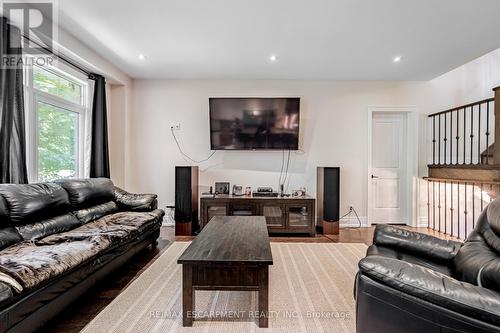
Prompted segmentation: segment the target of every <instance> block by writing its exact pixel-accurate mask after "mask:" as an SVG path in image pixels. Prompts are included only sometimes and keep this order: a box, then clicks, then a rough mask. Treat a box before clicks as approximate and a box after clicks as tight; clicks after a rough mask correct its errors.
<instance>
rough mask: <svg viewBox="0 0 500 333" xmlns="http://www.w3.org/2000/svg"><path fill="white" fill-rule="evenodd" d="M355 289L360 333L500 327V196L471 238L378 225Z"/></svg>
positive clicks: (472, 330) (484, 213)
mask: <svg viewBox="0 0 500 333" xmlns="http://www.w3.org/2000/svg"><path fill="white" fill-rule="evenodd" d="M354 294H355V298H356V327H357V332H358V333H365V332H384V333H391V332H405V333H411V332H500V199H497V200H495V201H494V202H492V203H491V204H490V205H489V206H488V207H487V208H486V209H485V210H484V212H483V213H482V214H481V216H480V217H479V219H478V221H477V224H476V227H475V229H474V231H473V232H472V233H471V234H470V235H469V237H468V238H467V240H466V241H465V243H460V242H454V241H447V240H442V239H438V238H436V237H432V236H429V235H424V234H421V233H418V232H413V231H409V230H405V229H402V228H397V227H394V226H388V225H378V226H377V227H376V229H375V234H374V239H373V245H372V246H370V247H369V248H368V251H367V256H366V257H365V258H364V259H362V260H361V261H360V262H359V272H358V275H357V277H356V284H355V291H354Z"/></svg>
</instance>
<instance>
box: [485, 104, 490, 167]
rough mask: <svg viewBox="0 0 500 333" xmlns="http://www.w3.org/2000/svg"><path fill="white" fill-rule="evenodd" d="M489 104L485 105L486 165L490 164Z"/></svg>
mask: <svg viewBox="0 0 500 333" xmlns="http://www.w3.org/2000/svg"><path fill="white" fill-rule="evenodd" d="M489 139H490V103H489V102H488V103H486V164H489V163H490V141H489Z"/></svg>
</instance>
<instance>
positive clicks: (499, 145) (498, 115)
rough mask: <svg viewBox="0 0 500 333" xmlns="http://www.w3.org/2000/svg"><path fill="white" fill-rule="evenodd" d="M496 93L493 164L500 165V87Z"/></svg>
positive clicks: (496, 89)
mask: <svg viewBox="0 0 500 333" xmlns="http://www.w3.org/2000/svg"><path fill="white" fill-rule="evenodd" d="M493 91H494V92H495V146H494V148H493V162H494V164H495V165H500V87H496V88H494V89H493Z"/></svg>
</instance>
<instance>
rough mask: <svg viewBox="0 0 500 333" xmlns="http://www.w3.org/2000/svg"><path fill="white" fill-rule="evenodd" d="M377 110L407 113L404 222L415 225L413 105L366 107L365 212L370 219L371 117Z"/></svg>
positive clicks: (415, 151)
mask: <svg viewBox="0 0 500 333" xmlns="http://www.w3.org/2000/svg"><path fill="white" fill-rule="evenodd" d="M377 112H384V113H406V114H407V126H408V127H407V131H408V133H407V135H408V136H407V139H408V142H407V148H408V150H407V154H408V155H407V161H406V163H407V166H408V169H407V171H408V172H407V175H406V178H407V179H406V182H407V190H408V191H409V193H408V195H407V212H406V215H407V219H408V222H407V223H406V224H407V225H410V226H414V227H415V226H416V225H417V224H418V219H417V207H418V204H417V198H418V191H419V188H418V186H416V184H415V181H414V179H417V177H418V146H417V145H418V134H419V132H418V128H419V127H418V125H419V124H418V118H417V115H418V109H417V107H416V106H414V105H408V106H372V107H368V112H367V118H368V119H367V133H368V135H367V140H368V156H367V163H366V164H365V166H366V169H365V170H366V171H367V173H366V176H365V177H366V178H365V180H366V188H367V198H366V200H367V202H366V204H367V214H368V216H367V217H368V220H371V218H370V217H371V215H372V213H371V202H372V186H371V185H372V184H371V178H370V175H371V169H372V165H371V155H372V149H371V147H372V119H373V114H375V113H377Z"/></svg>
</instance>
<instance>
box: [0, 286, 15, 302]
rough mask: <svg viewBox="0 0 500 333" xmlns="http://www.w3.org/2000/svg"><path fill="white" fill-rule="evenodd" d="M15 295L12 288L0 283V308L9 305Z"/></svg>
mask: <svg viewBox="0 0 500 333" xmlns="http://www.w3.org/2000/svg"><path fill="white" fill-rule="evenodd" d="M12 298H14V294H13V293H12V288H11V287H10V286H9V285H8V284H5V283H3V282H0V307H1V305H2V304H5V303H8V302H9V301H10V300H11V299H12Z"/></svg>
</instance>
